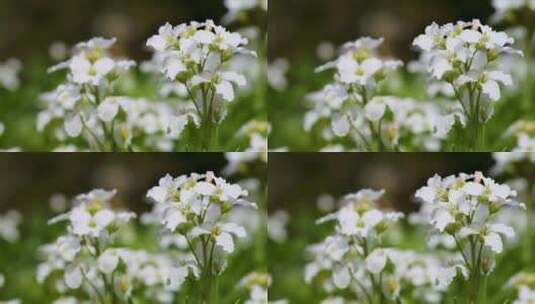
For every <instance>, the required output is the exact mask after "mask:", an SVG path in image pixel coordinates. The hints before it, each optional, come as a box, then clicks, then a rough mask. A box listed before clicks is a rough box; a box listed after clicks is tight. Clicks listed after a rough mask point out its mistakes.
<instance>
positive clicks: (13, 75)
mask: <svg viewBox="0 0 535 304" xmlns="http://www.w3.org/2000/svg"><path fill="white" fill-rule="evenodd" d="M21 68H22V64H21V62H20V61H19V60H17V59H14V58H12V59H8V60H7V61H6V62H3V63H2V62H0V87H3V88H5V89H6V90H9V91H15V90H17V89H18V88H19V85H20V80H19V75H18V74H19V72H20V70H21Z"/></svg>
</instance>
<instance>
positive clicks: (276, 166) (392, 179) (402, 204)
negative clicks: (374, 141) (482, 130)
mask: <svg viewBox="0 0 535 304" xmlns="http://www.w3.org/2000/svg"><path fill="white" fill-rule="evenodd" d="M493 164H494V161H493V159H492V155H491V154H490V153H271V154H270V159H269V168H268V179H269V207H270V209H272V210H276V209H278V208H282V209H285V210H289V211H291V212H307V210H310V212H314V211H315V210H314V209H315V206H316V200H317V198H318V197H319V196H320V195H321V194H325V193H328V194H331V195H333V196H334V197H341V196H343V195H344V194H347V193H353V192H356V191H358V190H360V189H364V188H371V189H377V190H378V189H385V190H386V197H385V200H384V202H383V203H384V204H385V206H384V207H389V208H394V209H397V210H400V211H404V212H411V211H415V210H417V209H418V204H416V203H415V202H414V200H413V196H414V193H415V192H416V190H417V189H418V188H420V187H421V186H423V185H425V183H426V182H427V179H428V178H429V177H431V176H433V175H434V174H435V173H436V174H438V175H441V176H445V175H451V174H457V173H459V172H465V173H473V172H474V171H482V172H483V173H488V171H489V169H490V168H491V167H492V166H493Z"/></svg>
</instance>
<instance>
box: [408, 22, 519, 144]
mask: <svg viewBox="0 0 535 304" xmlns="http://www.w3.org/2000/svg"><path fill="white" fill-rule="evenodd" d="M513 43H514V39H513V38H511V37H509V36H508V35H507V34H506V33H505V32H496V31H494V30H493V29H492V28H491V27H489V26H487V25H483V24H481V22H480V21H479V20H473V21H471V22H462V21H459V22H457V23H455V24H453V23H448V24H445V25H442V26H440V25H438V24H436V23H433V24H431V25H429V26H428V27H427V28H426V29H425V33H424V34H422V35H419V36H418V37H416V39H414V42H413V45H414V46H416V47H417V48H418V49H419V50H420V51H422V52H423V53H424V54H426V56H425V57H424V58H426V63H428V64H429V69H428V72H429V73H430V74H431V76H432V78H433V79H436V80H439V81H443V82H446V83H449V84H450V85H451V87H452V88H453V91H454V95H455V97H456V98H457V99H458V101H459V103H460V105H461V108H462V114H463V115H462V116H461V122H462V123H463V124H465V125H466V124H468V125H469V128H476V129H477V128H480V127H481V125H482V124H484V123H486V121H487V120H488V119H489V118H490V117H491V116H492V111H493V107H492V103H493V102H496V101H498V100H500V98H501V90H500V85H506V86H510V85H512V84H513V81H512V78H511V76H510V75H508V74H506V73H504V72H503V71H501V70H499V69H498V68H497V67H495V66H496V65H497V61H498V59H499V58H500V57H502V56H503V55H504V54H518V55H521V54H522V52H520V51H517V50H515V49H513V48H512V47H511V45H512V44H513ZM424 64H425V63H424ZM474 136H476V139H479V137H480V134H479V133H476V134H475V135H474Z"/></svg>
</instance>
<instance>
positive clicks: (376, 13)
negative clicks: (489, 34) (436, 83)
mask: <svg viewBox="0 0 535 304" xmlns="http://www.w3.org/2000/svg"><path fill="white" fill-rule="evenodd" d="M492 12H493V10H492V7H491V5H490V1H486V0H469V1H459V0H432V1H429V0H374V1H367V0H335V1H332V0H313V1H309V0H271V1H270V3H269V24H268V32H269V51H268V56H269V58H271V59H274V58H278V57H287V58H292V59H293V58H296V59H301V58H303V57H305V58H306V57H313V56H315V50H316V47H317V46H318V45H319V44H320V43H321V42H323V41H329V42H332V43H334V44H335V45H340V44H342V43H344V42H347V41H351V40H355V39H357V38H358V37H361V36H372V37H384V38H385V46H384V48H382V50H383V51H384V52H386V53H387V54H390V55H392V56H396V57H398V58H400V59H404V60H405V59H408V58H412V57H414V54H413V53H411V51H410V48H408V46H409V45H410V44H411V42H412V40H413V39H414V37H416V36H417V35H418V34H420V33H421V32H423V29H424V28H425V26H426V25H428V24H430V23H431V22H432V21H436V22H437V23H439V24H441V23H446V22H455V21H457V20H467V21H469V20H471V19H473V18H480V19H481V20H483V21H485V20H486V19H487V18H488V17H489V16H490V15H491V14H492Z"/></svg>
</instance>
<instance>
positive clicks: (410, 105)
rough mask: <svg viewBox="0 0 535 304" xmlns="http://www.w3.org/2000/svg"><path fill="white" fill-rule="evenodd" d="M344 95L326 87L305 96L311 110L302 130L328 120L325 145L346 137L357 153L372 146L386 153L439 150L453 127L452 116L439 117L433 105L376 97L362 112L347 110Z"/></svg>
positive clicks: (333, 88)
mask: <svg viewBox="0 0 535 304" xmlns="http://www.w3.org/2000/svg"><path fill="white" fill-rule="evenodd" d="M346 98H347V95H346V93H345V91H344V90H343V89H342V88H341V87H340V86H336V85H334V86H333V85H327V86H326V87H325V88H324V89H323V90H322V91H320V92H317V93H313V94H311V95H309V96H308V100H309V101H310V102H311V104H312V107H313V109H311V110H310V111H309V112H308V113H307V114H306V116H305V121H304V123H305V125H304V127H305V130H311V128H312V127H313V126H314V125H316V124H319V123H320V121H321V120H323V119H330V126H329V127H328V128H326V129H325V130H324V132H323V137H324V139H325V140H327V141H331V140H332V139H333V134H334V135H337V136H347V135H350V138H351V140H352V141H354V142H355V143H356V144H357V147H359V148H358V150H373V149H374V148H375V146H374V145H376V144H375V142H379V147H382V149H387V150H415V149H424V150H427V151H436V150H439V149H440V148H441V146H442V141H443V140H445V139H446V137H447V135H448V133H449V131H450V129H451V127H452V126H453V123H454V121H455V118H454V115H452V114H445V113H443V112H444V110H443V109H441V107H440V106H439V105H437V104H435V103H427V102H418V101H414V100H412V99H403V98H397V97H394V96H377V97H374V98H372V99H371V100H369V101H368V103H367V104H366V105H365V106H364V107H363V108H348V107H347V106H346V105H345V104H344V101H345V100H346Z"/></svg>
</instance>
